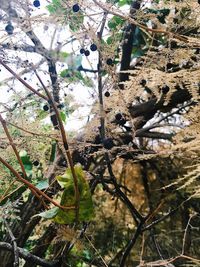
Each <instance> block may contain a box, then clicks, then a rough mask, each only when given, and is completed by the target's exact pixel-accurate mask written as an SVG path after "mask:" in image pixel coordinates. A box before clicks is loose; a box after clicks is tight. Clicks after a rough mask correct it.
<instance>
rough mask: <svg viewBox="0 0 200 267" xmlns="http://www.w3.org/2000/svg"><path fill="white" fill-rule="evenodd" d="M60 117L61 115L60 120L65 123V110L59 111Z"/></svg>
mask: <svg viewBox="0 0 200 267" xmlns="http://www.w3.org/2000/svg"><path fill="white" fill-rule="evenodd" d="M60 117H61V120H62V121H63V122H64V123H66V119H67V116H66V114H65V112H63V111H60Z"/></svg>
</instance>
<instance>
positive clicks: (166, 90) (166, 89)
mask: <svg viewBox="0 0 200 267" xmlns="http://www.w3.org/2000/svg"><path fill="white" fill-rule="evenodd" d="M161 90H162V92H163V94H167V93H168V92H169V86H167V85H165V86H163V87H162V89H161Z"/></svg>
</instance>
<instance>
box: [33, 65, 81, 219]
mask: <svg viewBox="0 0 200 267" xmlns="http://www.w3.org/2000/svg"><path fill="white" fill-rule="evenodd" d="M34 72H35V74H36V76H37V78H38V80H39V81H40V83H41V85H42V87H43V89H44V90H45V92H46V94H47V97H48V100H50V102H51V105H52V107H53V109H54V111H55V114H56V117H57V120H58V124H59V129H60V132H61V136H62V141H63V146H64V148H65V152H66V155H67V159H68V163H69V166H70V169H71V172H72V177H73V180H74V192H75V208H76V222H77V221H78V214H79V202H80V194H79V190H78V179H77V176H76V173H75V169H74V164H73V160H72V156H71V153H70V151H69V145H68V141H67V136H66V133H65V128H64V125H63V122H62V120H61V117H60V114H59V111H58V108H57V106H56V103H55V101H54V99H53V97H52V96H51V93H50V92H49V90H48V89H47V87H46V86H45V85H44V83H43V81H42V80H41V78H40V76H39V75H38V73H37V71H36V70H34Z"/></svg>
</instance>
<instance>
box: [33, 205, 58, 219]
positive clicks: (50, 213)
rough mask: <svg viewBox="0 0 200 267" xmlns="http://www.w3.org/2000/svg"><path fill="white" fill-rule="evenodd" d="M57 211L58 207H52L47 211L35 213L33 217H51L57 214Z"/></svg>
mask: <svg viewBox="0 0 200 267" xmlns="http://www.w3.org/2000/svg"><path fill="white" fill-rule="evenodd" d="M58 211H59V208H58V207H54V208H52V209H50V210H47V211H44V212H41V213H39V214H36V215H34V216H33V217H36V216H40V217H42V218H44V219H52V218H54V217H55V216H56V215H57V213H58Z"/></svg>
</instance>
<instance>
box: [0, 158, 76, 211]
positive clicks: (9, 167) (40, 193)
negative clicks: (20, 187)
mask: <svg viewBox="0 0 200 267" xmlns="http://www.w3.org/2000/svg"><path fill="white" fill-rule="evenodd" d="M0 162H1V163H3V165H5V166H6V167H7V168H8V169H9V170H10V171H11V172H12V173H13V174H14V176H15V177H16V178H17V179H18V180H19V181H21V182H22V183H23V184H25V185H26V186H28V188H29V189H30V190H31V191H32V192H33V193H34V192H36V193H37V194H38V195H39V196H40V195H41V196H43V197H44V198H45V199H46V200H48V201H49V202H51V203H52V204H54V206H57V207H59V208H61V209H63V210H68V209H74V208H75V207H74V206H68V207H65V206H61V205H60V204H58V203H57V202H56V201H54V200H53V199H51V198H50V197H49V196H48V195H47V194H45V193H44V192H42V191H41V190H39V189H38V188H37V187H35V186H34V185H33V184H31V183H30V182H29V181H27V180H26V179H24V178H23V177H21V175H20V174H19V173H18V172H17V171H16V170H15V169H14V168H13V167H12V166H11V165H10V164H9V163H8V162H7V161H5V160H4V159H3V158H2V157H0Z"/></svg>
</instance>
